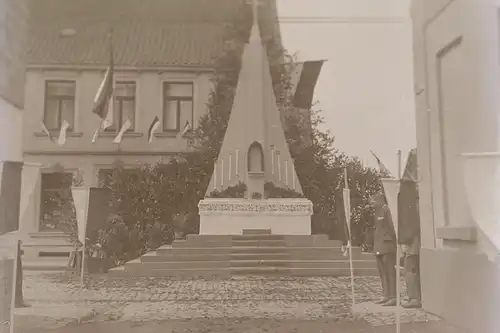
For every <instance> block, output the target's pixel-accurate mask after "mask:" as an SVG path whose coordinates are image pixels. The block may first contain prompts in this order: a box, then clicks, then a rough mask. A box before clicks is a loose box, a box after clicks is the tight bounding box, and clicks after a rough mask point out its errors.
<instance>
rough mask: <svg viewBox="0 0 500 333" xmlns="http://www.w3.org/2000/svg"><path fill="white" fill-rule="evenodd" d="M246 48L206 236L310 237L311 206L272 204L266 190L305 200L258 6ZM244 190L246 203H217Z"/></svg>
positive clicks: (204, 203)
mask: <svg viewBox="0 0 500 333" xmlns="http://www.w3.org/2000/svg"><path fill="white" fill-rule="evenodd" d="M253 8H254V15H253V16H254V20H253V27H252V31H251V35H250V39H249V42H248V44H247V45H245V48H244V51H243V56H242V65H241V70H240V75H239V80H238V84H237V87H236V94H235V98H234V102H233V108H232V110H231V115H230V118H229V123H228V127H227V131H226V134H225V137H224V141H223V143H222V147H221V150H220V153H219V156H218V159H217V162H216V163H215V165H214V172H213V175H212V178H211V181H210V184H209V187H208V189H207V193H206V196H205V199H204V200H201V201H200V203H199V205H198V207H199V212H200V234H209V235H233V234H241V233H242V232H243V230H244V229H266V230H269V229H270V230H271V232H272V233H273V234H289V235H310V234H311V215H312V211H313V207H312V203H311V201H309V200H307V199H305V198H300V197H298V198H290V199H288V198H287V199H284V198H281V199H278V198H269V197H268V193H266V192H267V191H265V187H266V185H267V186H269V185H270V186H272V187H273V188H282V189H287V190H289V191H295V192H296V193H297V194H298V195H301V194H302V188H301V186H300V182H299V179H298V177H297V174H296V172H295V167H294V163H293V160H292V158H291V155H290V151H289V147H288V144H287V142H286V138H285V133H284V130H283V125H282V123H281V118H280V110H279V108H278V106H277V103H276V97H275V94H274V90H273V84H272V79H271V72H270V65H269V61H268V58H267V54H266V50H265V47H264V45H263V43H262V38H261V36H260V29H259V23H258V15H257V4H256V2H254V5H253ZM239 184H240V185H241V184H245V185H246V191H245V195H244V197H243V198H224V199H221V198H211V193H213V192H214V191H215V192H219V193H220V192H224V191H225V190H227V189H229V188H231V187H235V186H238V185H239Z"/></svg>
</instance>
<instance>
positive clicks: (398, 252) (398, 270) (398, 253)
mask: <svg viewBox="0 0 500 333" xmlns="http://www.w3.org/2000/svg"><path fill="white" fill-rule="evenodd" d="M397 155H398V176H397V179H398V180H401V150H398V152H397ZM398 219H399V214H398ZM395 225H396V226H398V228H397V229H399V221H395ZM397 229H396V333H400V332H401V311H400V308H401V288H400V285H401V281H400V280H401V265H400V263H401V258H400V257H401V250H400V246H399V240H398V230H397Z"/></svg>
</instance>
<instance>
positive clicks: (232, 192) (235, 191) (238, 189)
mask: <svg viewBox="0 0 500 333" xmlns="http://www.w3.org/2000/svg"><path fill="white" fill-rule="evenodd" d="M246 191H247V185H246V184H245V183H243V182H239V183H238V184H236V185H234V186H230V187H228V188H226V189H225V190H224V191H218V190H214V191H212V192H211V193H210V195H209V196H208V197H209V198H244V197H245V192H246Z"/></svg>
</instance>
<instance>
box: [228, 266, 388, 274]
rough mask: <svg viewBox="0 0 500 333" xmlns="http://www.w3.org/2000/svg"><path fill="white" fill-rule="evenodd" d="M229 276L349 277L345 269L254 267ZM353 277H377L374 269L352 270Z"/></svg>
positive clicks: (233, 272) (232, 269)
mask: <svg viewBox="0 0 500 333" xmlns="http://www.w3.org/2000/svg"><path fill="white" fill-rule="evenodd" d="M231 275H247V276H248V275H254V276H262V275H274V276H350V270H349V269H348V268H347V269H345V268H288V267H255V268H244V267H243V268H235V267H234V268H231ZM354 275H355V276H377V275H378V271H377V269H375V268H362V269H355V270H354Z"/></svg>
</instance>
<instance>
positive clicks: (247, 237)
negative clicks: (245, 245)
mask: <svg viewBox="0 0 500 333" xmlns="http://www.w3.org/2000/svg"><path fill="white" fill-rule="evenodd" d="M284 239H285V236H284V235H259V234H257V235H252V234H250V235H233V236H232V240H233V241H237V240H284Z"/></svg>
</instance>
